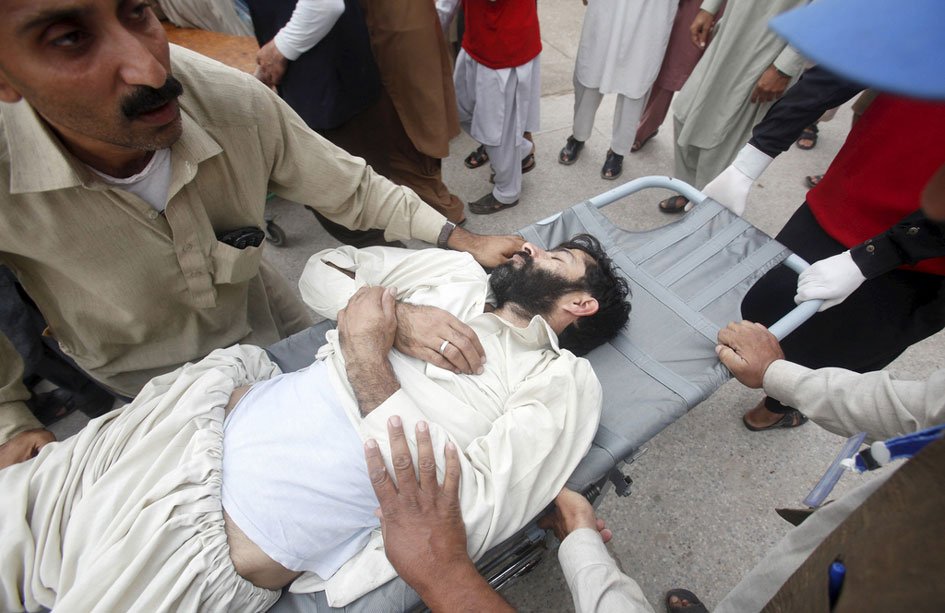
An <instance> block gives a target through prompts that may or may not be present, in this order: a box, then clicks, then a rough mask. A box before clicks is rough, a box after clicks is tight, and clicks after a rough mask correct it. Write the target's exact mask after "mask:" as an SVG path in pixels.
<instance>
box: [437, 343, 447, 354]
mask: <svg viewBox="0 0 945 613" xmlns="http://www.w3.org/2000/svg"><path fill="white" fill-rule="evenodd" d="M449 344H450V342H449V341H443V343H442V344H441V345H440V348H439V349H438V350H437V351H439V352H440V353H441V354H442V353H443V351H444V350H445V349H446V346H447V345H449Z"/></svg>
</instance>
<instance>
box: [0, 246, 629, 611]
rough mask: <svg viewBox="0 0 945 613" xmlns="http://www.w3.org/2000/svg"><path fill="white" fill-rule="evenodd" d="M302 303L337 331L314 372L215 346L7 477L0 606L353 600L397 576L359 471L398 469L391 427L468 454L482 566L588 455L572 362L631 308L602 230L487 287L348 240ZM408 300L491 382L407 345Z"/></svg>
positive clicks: (464, 464) (307, 282)
mask: <svg viewBox="0 0 945 613" xmlns="http://www.w3.org/2000/svg"><path fill="white" fill-rule="evenodd" d="M301 289H302V293H303V296H304V297H305V300H306V302H307V303H308V304H309V305H310V306H312V307H313V308H314V309H315V311H316V312H318V313H319V314H321V315H324V316H326V317H332V318H337V320H338V329H337V330H336V331H335V330H333V331H331V332H329V333H328V338H327V343H326V345H325V346H323V347H322V348H321V349H320V350H319V351H318V355H317V358H316V359H315V360H314V363H313V364H311V365H310V366H309V367H307V368H304V369H302V370H299V371H296V372H288V373H285V374H280V373H279V370H278V368H277V367H276V366H275V365H274V364H273V363H272V362H271V361H270V360H269V358H268V357H267V356H266V354H265V352H263V351H262V350H261V349H259V348H256V347H250V346H234V347H230V348H228V349H224V350H219V351H215V352H214V353H212V354H211V355H210V356H208V357H207V358H205V359H204V360H202V361H201V362H199V363H197V364H191V365H187V366H185V367H183V368H181V369H179V370H177V371H175V372H173V373H170V374H168V375H165V376H161V377H156V378H155V379H154V380H152V381H151V382H150V383H149V384H148V385H147V386H146V387H145V389H144V390H143V391H142V393H141V394H140V395H139V396H138V397H137V398H136V399H135V400H134V402H132V403H131V404H130V405H128V406H127V407H125V408H124V409H122V410H119V411H113V412H111V413H109V414H108V415H106V416H104V417H102V418H101V419H98V420H95V421H93V422H92V423H90V424H89V425H88V426H87V427H86V428H85V429H84V430H82V431H81V432H80V433H78V434H77V435H76V436H74V437H72V438H70V439H69V440H67V441H64V442H62V443H54V444H51V445H48V446H47V447H46V448H45V449H43V451H42V453H40V455H39V456H38V457H37V458H35V459H33V460H32V461H30V462H24V463H21V464H19V465H16V466H12V467H10V468H8V469H6V470H3V471H0V491H3V492H4V493H5V500H4V504H2V505H0V527H2V530H3V542H4V547H3V549H2V550H0V609H2V610H5V611H6V610H12V611H15V610H20V609H21V608H25V609H27V610H35V609H36V608H38V606H44V607H48V608H53V609H56V610H60V609H61V610H64V611H82V610H88V609H91V608H95V607H101V608H107V609H109V610H142V611H156V610H208V611H217V610H231V609H232V610H240V611H243V610H247V611H248V610H265V609H267V608H268V607H269V605H271V604H272V602H273V601H274V600H275V598H277V597H278V592H276V591H275V590H278V589H280V588H282V587H283V586H285V585H287V584H289V583H290V582H294V583H293V585H292V591H293V592H296V593H298V592H312V591H319V590H325V591H326V596H327V598H328V600H329V602H330V603H331V604H332V605H333V606H342V605H345V604H347V603H348V602H351V601H352V600H353V599H354V598H357V597H358V596H360V595H362V594H364V593H366V592H367V591H370V590H371V589H373V588H374V587H376V586H378V585H380V584H382V583H384V582H386V581H388V580H390V579H392V578H394V575H395V573H394V570H393V568H392V567H391V566H390V564H389V563H388V562H387V560H386V557H385V555H384V549H383V547H382V545H381V538H380V532H379V530H378V520H377V517H376V516H375V515H374V510H375V508H376V507H377V500H376V499H375V497H374V494H373V491H372V488H371V483H370V479H369V477H368V474H367V470H366V466H365V462H364V458H363V455H362V453H363V442H364V441H366V440H368V439H378V440H380V441H381V449H380V450H379V451H378V452H379V453H382V452H383V453H384V455H388V454H387V452H386V447H387V443H386V438H387V437H386V433H387V428H386V423H387V420H388V418H389V417H390V416H391V415H394V414H396V415H399V416H401V418H402V420H403V422H404V423H405V424H410V425H411V426H412V425H413V424H414V423H420V422H422V423H424V424H426V432H427V433H428V434H429V436H430V438H431V439H432V441H433V443H434V444H435V445H436V446H437V448H439V449H442V448H443V446H444V445H445V444H446V442H447V441H450V442H451V443H452V445H453V446H454V448H455V449H456V450H457V455H458V458H457V461H458V463H459V471H460V474H461V476H462V479H461V483H460V484H459V487H458V495H459V499H460V506H461V507H462V511H463V515H464V517H465V519H466V525H467V529H468V534H469V543H468V552H469V554H470V555H473V556H476V557H478V556H479V555H482V554H483V553H484V552H485V551H486V550H488V549H489V548H490V547H492V546H493V545H495V544H497V543H498V542H501V541H502V540H504V539H505V538H507V537H509V536H510V535H511V534H513V533H514V532H515V531H517V530H518V529H519V528H521V527H522V526H523V525H524V524H525V523H526V522H527V521H528V520H529V519H531V518H532V517H533V516H534V515H535V514H536V513H538V512H539V511H540V510H541V509H542V508H544V507H545V506H546V505H547V504H548V503H549V502H550V501H551V500H552V498H553V497H554V496H555V494H556V493H557V492H558V490H559V489H560V488H561V486H562V485H563V483H564V482H565V480H566V479H567V478H568V476H569V475H571V474H572V472H573V471H574V468H575V467H576V465H577V464H578V462H579V461H580V460H581V458H582V457H583V456H584V454H585V453H586V452H587V449H588V448H589V447H590V444H591V441H592V439H593V437H594V435H595V434H596V432H597V424H598V420H599V417H600V409H601V388H600V383H599V382H598V381H597V378H596V377H595V376H594V372H593V370H592V369H591V366H590V363H589V362H587V361H586V360H583V359H580V358H578V357H576V356H575V353H585V352H587V351H589V350H590V349H592V348H593V347H595V346H596V345H598V344H600V343H603V342H605V341H607V340H609V339H610V338H612V337H613V336H614V335H616V334H617V333H618V332H619V330H620V329H621V328H622V327H623V326H624V325H625V324H626V322H627V319H628V316H629V312H630V304H629V303H628V302H627V295H628V288H627V284H626V282H625V281H624V280H623V279H622V278H621V277H620V276H619V275H618V274H617V273H616V270H615V268H614V266H613V265H612V263H611V262H610V260H609V259H608V258H607V256H606V255H605V254H604V252H603V250H602V249H601V247H600V244H599V243H598V242H597V241H596V240H595V239H594V238H593V237H590V236H587V235H581V236H577V237H575V238H574V239H572V240H571V241H567V242H565V243H563V244H562V245H560V246H558V247H557V248H556V249H554V250H551V251H545V250H543V249H541V248H539V247H537V246H534V245H531V244H529V243H525V244H524V245H523V250H522V251H521V252H519V253H517V254H516V255H515V256H514V257H513V258H512V261H511V262H508V263H506V264H503V265H502V266H499V267H498V268H496V269H495V272H494V273H493V274H492V276H491V277H490V276H489V275H487V274H486V273H485V271H484V270H483V269H482V267H481V266H479V265H478V264H477V263H476V262H475V261H474V260H473V259H472V257H470V255H469V254H466V253H456V252H449V251H443V252H438V253H433V254H431V253H430V252H429V251H408V250H403V249H392V248H383V247H372V248H368V249H364V250H356V249H354V248H352V247H347V246H346V247H341V248H338V249H332V250H327V251H323V252H321V253H318V254H316V255H314V256H312V258H311V259H310V260H309V263H308V265H307V266H306V270H305V272H304V273H303V275H302V281H301ZM395 299H399V300H403V301H405V302H409V303H410V304H411V305H417V306H420V305H432V306H438V307H442V308H446V309H448V310H449V311H450V312H451V313H452V314H454V315H455V316H457V317H458V318H459V320H461V321H463V322H466V324H468V325H469V326H470V327H471V328H472V329H473V330H474V331H475V333H476V335H477V336H478V338H479V340H480V342H481V343H482V346H483V347H484V348H485V351H486V354H487V356H488V359H487V361H486V362H485V363H484V364H483V371H482V372H481V373H480V374H479V375H478V376H471V375H466V374H461V373H455V372H451V371H449V370H445V369H442V368H439V367H436V366H433V365H431V364H428V363H425V362H424V361H423V360H419V359H417V358H413V357H410V356H407V355H406V354H404V353H402V352H400V351H397V350H396V349H393V348H392V345H393V340H394V336H395V335H396V334H397V329H398V321H397V319H398V318H399V314H397V313H396V312H395V307H394V304H395ZM435 340H436V342H437V343H439V349H440V351H445V347H447V346H448V345H449V341H448V339H441V338H440V337H437V338H436V339H435ZM440 460H441V465H442V457H441V458H440ZM300 575H301V577H300ZM129 586H132V587H129ZM170 586H173V588H171V587H170Z"/></svg>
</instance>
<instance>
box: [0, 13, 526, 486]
mask: <svg viewBox="0 0 945 613" xmlns="http://www.w3.org/2000/svg"><path fill="white" fill-rule="evenodd" d="M0 10H2V14H3V15H4V19H3V20H2V23H0V102H2V104H0V124H2V137H0V139H2V140H0V177H2V182H3V183H4V184H5V185H6V186H8V187H7V190H6V193H3V194H0V264H4V265H6V266H8V267H9V268H10V269H11V270H13V271H14V273H15V274H16V275H17V278H18V280H19V282H20V283H21V284H22V286H23V287H24V288H25V290H26V292H27V293H28V294H29V295H30V297H31V298H32V299H33V301H34V302H35V303H36V304H37V306H38V308H39V310H40V311H41V312H42V314H43V316H44V318H45V319H46V321H47V323H48V326H49V329H48V334H50V335H52V336H53V337H54V338H55V339H56V340H57V342H58V343H59V347H60V348H61V349H62V351H63V353H64V354H65V355H67V356H68V357H70V358H72V359H73V360H74V361H75V362H76V363H77V364H78V365H79V366H80V367H81V368H82V369H83V370H84V371H86V372H87V373H89V374H90V375H91V376H92V377H93V378H95V379H96V380H97V381H98V382H99V383H101V384H102V385H104V386H105V387H107V388H109V389H111V390H112V391H114V392H116V393H118V394H121V395H124V396H134V395H135V394H136V393H137V392H138V390H140V388H141V386H142V385H143V384H144V383H145V382H146V381H148V380H149V379H150V378H152V377H153V376H155V375H158V374H161V373H166V372H168V371H170V370H173V369H174V368H176V367H177V366H179V365H181V364H183V363H185V362H187V361H190V360H195V359H199V358H201V357H203V356H205V355H207V354H208V353H209V352H210V351H212V350H213V349H215V348H218V347H223V346H228V345H231V344H233V343H237V342H241V343H252V344H258V345H267V344H270V343H272V342H275V341H276V340H278V339H280V338H282V337H284V336H286V335H287V334H290V333H292V332H295V331H298V330H300V329H303V328H304V327H306V326H307V325H309V324H310V323H311V318H310V315H309V314H308V312H307V311H306V309H305V308H304V306H303V305H302V304H301V302H300V301H299V300H298V299H297V298H296V297H295V296H294V295H293V292H292V291H291V289H290V288H289V286H288V285H287V284H286V282H285V280H284V278H283V277H282V276H281V275H280V274H279V273H278V272H277V271H275V270H274V269H273V268H272V267H271V266H269V265H268V264H267V263H266V262H265V261H263V260H262V259H261V256H262V246H261V245H260V244H259V241H260V240H261V232H260V228H261V227H262V225H263V206H264V202H265V197H266V194H267V193H268V192H270V191H272V192H275V193H277V194H279V195H280V196H283V197H285V198H287V199H290V200H293V201H296V202H300V203H303V204H307V205H309V206H311V207H313V208H315V209H316V210H318V211H319V212H320V213H321V214H323V215H325V216H326V217H327V218H329V219H331V220H332V221H334V222H336V223H339V224H342V225H345V226H347V227H350V228H352V229H367V228H380V229H385V235H386V237H387V239H388V240H395V239H408V238H419V239H422V240H426V241H428V242H431V243H436V242H439V243H440V244H441V245H442V246H448V247H451V248H454V249H459V250H468V251H470V252H471V253H473V254H474V255H475V257H476V258H477V259H478V260H479V261H480V263H482V264H483V265H486V266H495V265H497V264H499V263H501V262H502V261H504V260H505V257H506V256H507V255H509V254H510V253H511V252H513V251H515V250H516V249H517V248H518V246H519V245H520V244H521V240H520V239H516V238H511V237H502V238H489V237H480V236H476V235H473V234H471V233H469V232H466V231H464V230H462V229H454V226H453V225H452V224H448V223H446V219H445V218H444V217H443V216H442V215H440V214H438V213H436V212H434V211H432V210H429V208H428V207H426V206H425V205H424V203H423V202H422V201H421V200H420V199H419V198H417V197H416V195H415V194H414V193H413V192H410V191H409V190H406V189H402V188H399V187H397V186H394V185H393V184H391V183H389V182H388V181H386V180H384V179H382V178H379V177H378V176H377V175H375V174H374V173H373V172H372V171H370V170H369V169H367V168H366V167H365V165H364V163H363V161H362V160H360V159H357V158H352V157H350V156H349V155H347V154H346V153H344V152H343V151H341V150H340V149H337V148H335V147H334V146H332V145H330V144H329V143H327V142H326V141H324V140H323V139H321V138H320V137H318V136H316V135H315V134H314V133H313V132H311V131H310V130H309V129H308V128H307V127H306V126H305V124H304V122H302V121H301V120H300V119H299V118H298V116H297V115H296V114H295V113H294V112H292V111H291V110H290V109H289V108H288V107H287V106H286V105H284V103H282V102H281V101H280V100H279V99H278V97H277V96H275V94H273V93H272V92H271V91H269V90H268V89H266V88H265V87H264V86H262V85H261V84H259V83H258V82H257V81H256V80H255V79H253V78H252V77H250V76H249V75H242V74H239V73H237V72H235V71H232V70H230V69H226V68H224V67H222V66H220V65H219V64H217V63H215V62H211V61H209V60H207V59H205V58H202V57H201V56H198V55H196V54H193V53H190V52H187V51H185V50H183V49H179V48H176V47H175V48H173V49H171V48H169V46H168V43H167V40H166V38H165V36H164V31H163V29H162V27H161V25H160V23H159V22H158V21H157V18H156V17H155V15H154V13H153V12H152V10H151V6H150V3H149V2H147V1H144V0H42V1H40V2H35V1H28V0H0ZM439 318H440V319H439V323H438V324H435V326H439V327H442V326H449V323H448V322H449V318H444V316H443V314H442V313H440V315H439ZM450 327H451V328H456V326H450ZM426 336H429V334H427V335H426ZM460 337H462V338H460ZM473 338H474V335H472V334H471V332H470V331H468V330H463V329H462V328H460V332H458V333H457V336H456V337H455V338H454V339H453V340H454V341H455V343H454V346H455V347H458V348H459V349H460V352H462V353H464V355H466V357H467V359H466V360H465V362H464V363H465V364H466V366H467V368H468V362H469V361H470V360H471V361H472V362H473V363H474V365H476V366H478V361H479V360H481V355H479V354H477V349H478V348H477V347H476V346H475V342H474V340H472V339H473ZM415 345H416V346H418V347H420V346H422V341H418V342H417V343H415ZM453 355H454V356H456V353H454V354H453ZM448 357H449V356H448ZM473 370H475V368H474V369H473ZM20 371H21V365H20V360H19V358H18V357H17V355H16V354H15V353H14V351H13V350H12V348H11V347H10V345H9V343H8V341H7V339H6V338H0V468H2V467H4V466H7V465H9V464H11V463H13V462H18V461H22V460H24V459H27V458H29V457H31V456H32V455H35V453H36V452H37V451H38V449H39V448H40V447H41V446H42V445H44V444H45V443H47V442H49V441H50V440H52V438H53V436H52V434H51V433H49V432H48V431H45V430H43V429H41V428H40V424H39V423H38V422H37V421H36V420H35V419H34V418H33V417H32V416H31V415H30V414H29V412H28V411H27V409H26V407H25V405H24V404H23V400H24V399H26V398H27V397H28V396H27V394H28V393H27V391H26V390H25V388H24V387H23V386H22V385H21V383H20Z"/></svg>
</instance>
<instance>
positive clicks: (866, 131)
mask: <svg viewBox="0 0 945 613" xmlns="http://www.w3.org/2000/svg"><path fill="white" fill-rule="evenodd" d="M943 164H945V104H943V103H940V102H926V101H920V100H911V99H906V98H899V97H895V96H890V95H880V96H878V97H877V98H876V100H874V101H873V103H872V104H871V105H870V107H869V109H867V111H866V112H865V113H864V114H863V117H862V118H860V120H859V121H858V122H856V124H855V125H854V126H853V129H852V130H850V135H849V136H848V137H847V140H846V142H845V143H844V144H843V147H842V148H841V149H840V152H839V153H837V157H835V158H834V160H833V163H832V164H830V168H828V169H827V174H825V175H824V178H823V179H822V180H821V182H820V183H818V184H817V187H815V188H814V189H812V190H810V191H809V192H808V193H807V203H808V204H809V205H810V209H811V212H813V214H814V217H815V218H816V219H817V223H819V224H820V226H821V227H822V228H823V229H824V230H825V231H826V232H827V234H829V235H830V236H832V237H833V238H834V239H835V240H836V241H838V242H840V243H842V244H843V245H845V246H846V247H853V246H855V245H858V244H860V243H862V242H863V241H865V240H866V239H868V238H872V237H874V236H876V235H877V234H881V233H883V232H885V231H886V230H888V229H889V228H890V227H892V226H894V225H895V224H896V223H897V222H899V220H900V219H902V218H903V217H905V216H906V215H908V214H910V213H914V212H915V211H916V210H918V208H919V199H920V196H921V194H922V190H923V189H924V188H925V185H926V183H928V181H929V179H931V178H932V175H933V174H935V171H936V170H938V169H939V168H940V167H941V166H942V165H943ZM903 268H905V269H909V270H918V271H921V272H927V273H932V274H936V275H945V257H941V258H930V259H927V260H923V261H922V262H920V263H919V264H918V265H916V266H903Z"/></svg>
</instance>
